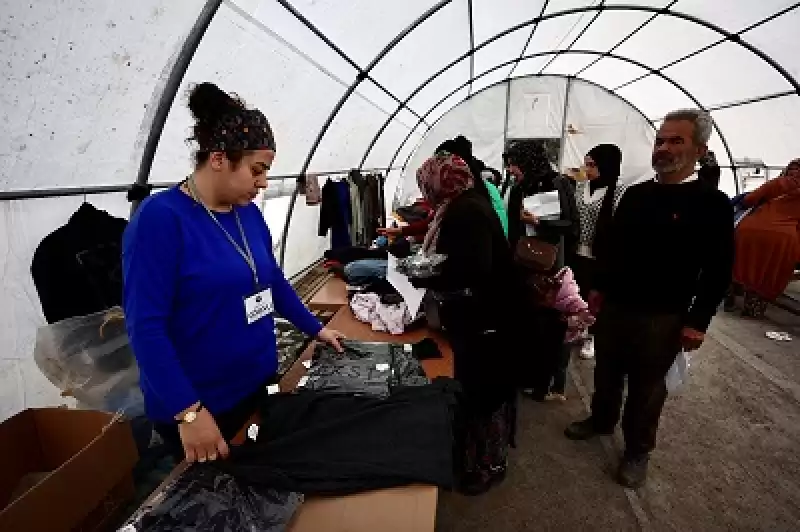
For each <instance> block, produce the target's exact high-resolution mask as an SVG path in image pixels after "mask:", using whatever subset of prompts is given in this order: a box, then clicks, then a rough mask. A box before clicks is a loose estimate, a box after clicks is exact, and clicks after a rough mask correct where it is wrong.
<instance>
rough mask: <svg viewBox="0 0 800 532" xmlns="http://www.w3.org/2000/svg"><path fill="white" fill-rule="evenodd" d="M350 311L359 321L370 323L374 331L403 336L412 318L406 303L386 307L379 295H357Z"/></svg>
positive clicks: (353, 299) (351, 303)
mask: <svg viewBox="0 0 800 532" xmlns="http://www.w3.org/2000/svg"><path fill="white" fill-rule="evenodd" d="M350 310H352V311H353V314H354V315H355V317H356V318H358V320H359V321H363V322H364V323H368V324H370V325H371V326H372V330H373V331H377V332H388V333H390V334H403V333H404V332H405V329H406V325H408V324H409V323H411V317H410V316H409V315H408V310H407V308H406V304H405V303H400V304H397V305H385V304H383V303H381V297H380V296H379V295H378V294H372V293H366V294H355V295H354V296H353V298H352V299H351V300H350Z"/></svg>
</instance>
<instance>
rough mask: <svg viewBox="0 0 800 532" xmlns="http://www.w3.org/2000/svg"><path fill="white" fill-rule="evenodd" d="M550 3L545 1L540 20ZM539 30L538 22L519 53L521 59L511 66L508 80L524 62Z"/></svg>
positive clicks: (548, 0)
mask: <svg viewBox="0 0 800 532" xmlns="http://www.w3.org/2000/svg"><path fill="white" fill-rule="evenodd" d="M549 3H550V0H544V4H542V9H541V11H539V18H540V19H541V18H542V16H544V12H545V11H547V5H548V4H549ZM538 28H539V21H538V20H537V21H536V22H535V23H534V25H533V28H531V32H530V34H529V35H528V40H527V41H525V44H523V45H522V50H520V52H519V57H517V60H516V61H514V64H513V65H512V66H511V70H510V71H509V73H508V76H506V77H507V78H508V79H511V76H513V75H514V71H515V70H517V66H519V63H520V61H522V58H523V56H524V55H525V51H526V50H527V49H528V45H529V44H530V43H531V41H532V40H533V36H534V35H535V34H536V30H537V29H538Z"/></svg>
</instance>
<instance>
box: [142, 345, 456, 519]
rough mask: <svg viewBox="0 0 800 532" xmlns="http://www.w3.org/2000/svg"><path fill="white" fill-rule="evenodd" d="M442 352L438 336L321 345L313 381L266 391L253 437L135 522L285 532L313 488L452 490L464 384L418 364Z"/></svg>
mask: <svg viewBox="0 0 800 532" xmlns="http://www.w3.org/2000/svg"><path fill="white" fill-rule="evenodd" d="M431 344H433V346H431ZM437 354H438V356H441V355H440V353H438V349H437V348H436V346H435V343H434V342H432V341H431V340H426V341H423V342H420V343H419V344H416V345H414V346H410V345H398V344H386V343H369V342H356V341H346V342H345V350H344V352H343V353H337V352H335V351H333V350H331V349H330V348H328V347H327V346H320V347H317V348H316V350H315V352H314V356H313V358H312V364H311V367H310V368H309V374H308V375H307V378H306V379H304V380H303V381H301V384H302V386H301V387H299V388H298V389H297V390H296V391H294V392H291V393H276V394H271V395H268V394H265V395H264V397H263V399H262V401H261V405H260V408H259V419H260V423H259V425H252V426H251V427H250V428H249V430H248V435H249V439H248V440H247V442H246V443H245V444H243V445H241V446H239V447H235V448H234V449H232V452H231V456H230V458H229V459H228V460H226V461H224V462H206V463H203V464H194V465H192V466H191V467H190V468H189V469H188V470H187V471H186V472H185V473H184V474H183V475H181V477H180V478H179V479H178V480H177V481H176V482H175V484H173V485H172V486H170V487H169V488H168V489H167V490H166V492H165V493H164V494H163V496H162V497H161V498H160V499H159V500H160V502H159V503H158V504H157V505H155V506H154V507H152V508H148V509H146V510H145V511H143V512H142V513H140V514H138V515H136V516H134V518H133V519H132V520H131V521H130V523H129V525H128V526H129V529H131V530H136V531H138V532H144V531H147V532H161V531H172V530H195V531H198V532H204V531H209V532H210V531H214V532H217V531H220V532H226V531H229V530H230V531H234V530H266V531H270V532H279V531H282V530H285V529H286V527H287V526H288V523H289V522H290V520H291V518H292V516H293V515H294V513H295V511H296V510H297V509H298V508H299V506H300V504H301V503H302V501H303V499H304V497H305V496H307V495H345V494H353V493H359V492H364V491H370V490H375V489H382V488H390V487H396V486H405V485H410V484H418V483H423V484H431V485H436V486H440V487H444V488H450V487H452V484H453V454H452V447H453V420H454V419H455V417H456V405H457V401H456V398H457V395H458V394H459V393H460V389H459V386H458V384H457V383H456V382H455V381H453V380H452V379H445V378H439V379H435V380H434V381H433V382H430V381H429V380H428V379H427V378H426V377H425V375H424V372H423V371H422V367H421V365H420V363H419V360H418V359H419V358H430V357H433V356H437Z"/></svg>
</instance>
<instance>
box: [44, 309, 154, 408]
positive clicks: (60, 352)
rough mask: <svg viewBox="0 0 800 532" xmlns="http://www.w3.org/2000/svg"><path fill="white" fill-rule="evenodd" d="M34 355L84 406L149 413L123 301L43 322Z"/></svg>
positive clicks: (49, 376)
mask: <svg viewBox="0 0 800 532" xmlns="http://www.w3.org/2000/svg"><path fill="white" fill-rule="evenodd" d="M33 358H34V360H35V361H36V365H37V366H38V367H39V369H40V370H41V371H42V373H43V374H44V375H45V377H47V379H48V380H49V381H50V382H52V383H53V384H54V385H55V386H56V387H58V388H59V389H60V390H61V391H62V395H64V396H71V397H74V398H75V399H77V400H78V405H79V406H80V407H82V408H89V409H93V410H103V411H107V412H120V413H122V414H124V415H125V416H127V417H128V418H134V417H137V416H141V415H143V414H144V398H143V397H142V391H141V390H140V389H139V367H138V366H137V364H136V359H135V358H134V357H133V352H132V351H131V348H130V344H129V342H128V334H127V332H126V331H125V320H124V317H123V315H122V309H120V308H119V307H115V308H113V309H109V310H107V311H103V312H97V313H95V314H89V315H88V316H76V317H74V318H68V319H65V320H62V321H59V322H57V323H53V324H50V325H45V326H43V327H40V328H39V329H38V330H37V332H36V346H35V348H34V351H33Z"/></svg>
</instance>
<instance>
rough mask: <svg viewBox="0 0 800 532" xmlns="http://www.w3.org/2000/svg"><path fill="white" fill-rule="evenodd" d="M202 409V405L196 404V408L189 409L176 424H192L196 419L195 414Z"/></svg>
mask: <svg viewBox="0 0 800 532" xmlns="http://www.w3.org/2000/svg"><path fill="white" fill-rule="evenodd" d="M202 409H203V403H197V407H196V408H193V409H190V410H189V411H187V412H186V413H185V414H183V417H182V418H181V419H180V421H178V423H192V422H194V420H195V419H197V414H198V413H199V412H200V411H201V410H202Z"/></svg>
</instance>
